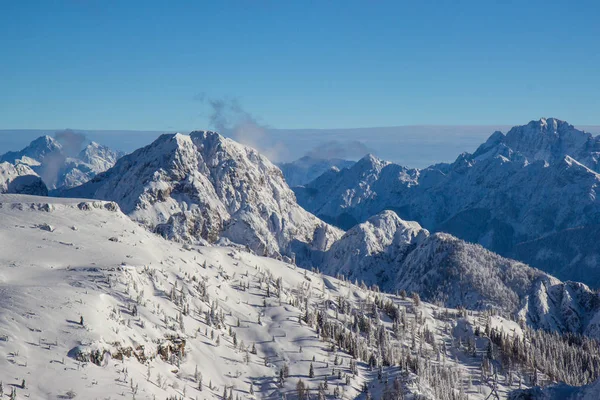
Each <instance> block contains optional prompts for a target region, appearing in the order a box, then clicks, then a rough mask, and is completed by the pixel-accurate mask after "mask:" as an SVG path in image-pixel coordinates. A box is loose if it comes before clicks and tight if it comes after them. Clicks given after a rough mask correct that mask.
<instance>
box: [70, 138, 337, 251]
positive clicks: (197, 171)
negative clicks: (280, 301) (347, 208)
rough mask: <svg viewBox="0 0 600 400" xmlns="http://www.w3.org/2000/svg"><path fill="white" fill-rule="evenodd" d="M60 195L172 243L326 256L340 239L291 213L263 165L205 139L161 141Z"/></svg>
mask: <svg viewBox="0 0 600 400" xmlns="http://www.w3.org/2000/svg"><path fill="white" fill-rule="evenodd" d="M63 195H64V196H71V197H72V196H75V197H87V198H97V199H103V200H112V201H115V202H117V203H118V204H119V205H120V207H121V209H122V210H123V211H124V212H125V213H127V214H128V215H129V216H131V217H132V218H133V219H134V220H136V221H138V222H140V223H142V224H144V225H145V226H147V227H148V228H149V229H151V230H153V231H155V232H157V233H160V234H161V235H163V236H165V237H167V238H170V239H173V240H176V241H198V240H199V239H200V240H203V241H206V242H211V243H212V242H216V241H217V240H218V239H220V238H226V239H228V240H230V241H232V242H234V243H239V244H243V245H246V246H248V247H249V248H250V249H252V250H253V251H255V252H257V253H258V254H261V255H269V256H280V255H286V256H289V257H292V256H293V255H294V254H295V253H299V254H302V253H303V252H305V251H307V249H311V248H313V249H316V250H326V249H327V248H328V246H329V245H330V243H331V242H332V241H333V240H334V239H336V238H337V237H339V236H341V232H340V231H339V230H337V229H335V228H331V227H326V226H325V224H324V223H323V222H322V221H320V220H319V219H317V218H315V217H314V216H313V215H311V214H309V213H308V212H306V211H304V210H303V209H302V208H301V207H300V206H298V205H297V203H296V198H295V196H294V193H293V192H292V191H291V190H290V189H289V187H288V186H287V184H286V183H285V180H284V178H283V175H282V173H281V171H280V170H279V169H278V168H277V167H276V166H274V165H273V164H272V163H271V162H270V161H269V160H268V159H267V158H265V157H264V156H262V155H260V154H259V153H258V152H257V151H256V150H254V149H252V148H250V147H246V146H243V145H241V144H239V143H236V142H234V141H233V140H231V139H227V138H224V137H223V136H221V135H219V134H217V133H215V132H211V131H195V132H192V133H190V135H182V134H166V135H162V136H160V137H159V138H158V139H157V140H156V141H155V142H153V143H152V144H150V145H148V146H146V147H144V148H141V149H139V150H137V151H135V152H133V153H132V154H130V155H127V156H125V157H123V158H121V159H120V160H119V161H117V163H116V164H115V166H114V167H113V168H111V169H109V170H108V171H106V172H105V173H103V174H100V175H98V176H97V177H95V178H94V179H92V180H91V181H90V182H88V183H87V184H84V185H82V186H80V187H78V188H74V189H72V190H70V191H66V192H65V193H63ZM316 238H319V239H320V240H316Z"/></svg>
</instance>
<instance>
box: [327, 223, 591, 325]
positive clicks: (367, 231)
mask: <svg viewBox="0 0 600 400" xmlns="http://www.w3.org/2000/svg"><path fill="white" fill-rule="evenodd" d="M317 264H318V265H321V266H322V267H321V270H322V271H323V272H325V273H326V274H329V275H333V276H336V275H338V274H343V275H344V276H346V277H347V278H348V279H350V280H351V281H358V282H361V281H364V282H365V283H366V284H367V285H373V284H376V285H378V286H379V287H380V288H381V289H382V290H385V291H388V292H397V291H398V290H406V291H408V292H417V293H419V294H420V295H421V297H422V298H423V299H424V300H427V301H430V302H439V303H441V304H444V305H445V306H448V307H454V308H456V307H465V308H467V309H470V310H483V309H488V308H492V309H499V310H502V311H504V312H508V313H512V314H513V315H515V316H516V318H518V319H521V320H523V321H526V322H527V323H528V324H529V325H530V326H534V327H537V328H544V329H548V330H551V331H559V332H578V333H583V334H587V335H590V336H594V337H600V336H599V335H600V325H599V321H600V320H599V318H600V313H599V312H600V298H599V297H598V295H597V294H596V293H595V292H593V291H592V290H590V289H589V288H588V287H587V286H586V285H583V284H580V283H574V282H564V283H563V282H561V281H559V280H558V279H556V278H554V277H552V276H550V275H547V274H546V273H544V272H542V271H540V270H537V269H534V268H531V267H529V266H527V265H525V264H522V263H520V262H518V261H514V260H510V259H506V258H503V257H501V256H499V255H497V254H494V253H492V252H490V251H488V250H486V249H484V248H483V247H481V246H480V245H475V244H471V243H467V242H464V241H462V240H460V239H457V238H456V237H453V236H451V235H449V234H445V233H436V234H430V233H429V232H428V231H427V230H425V229H423V228H421V226H420V225H419V224H417V223H416V222H407V221H403V220H401V219H400V218H399V217H398V216H397V215H396V214H395V213H394V212H392V211H386V212H383V213H381V214H378V215H376V216H373V217H372V218H370V219H369V220H367V221H366V222H365V223H362V224H359V225H357V226H355V227H354V228H352V229H350V230H349V231H347V232H346V233H345V234H344V236H343V237H342V238H341V239H340V240H338V241H337V242H335V243H334V244H333V245H332V246H331V249H330V250H329V251H328V252H326V253H324V254H323V255H322V259H320V260H318V262H317Z"/></svg>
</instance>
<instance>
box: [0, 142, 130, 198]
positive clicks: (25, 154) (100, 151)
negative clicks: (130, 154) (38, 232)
mask: <svg viewBox="0 0 600 400" xmlns="http://www.w3.org/2000/svg"><path fill="white" fill-rule="evenodd" d="M79 149H80V147H79V144H78V145H77V146H76V152H72V150H73V148H72V146H63V144H61V142H60V141H59V140H57V139H56V138H53V137H51V136H48V135H45V136H40V137H39V138H37V139H35V140H33V141H32V142H31V143H30V144H29V145H28V146H27V147H25V148H24V149H22V150H20V151H9V152H7V153H6V154H4V155H2V156H0V161H4V162H9V163H11V164H13V165H18V164H22V165H27V166H29V167H31V169H32V170H33V171H34V172H35V173H36V174H38V175H39V176H40V177H41V178H42V180H43V181H44V183H45V185H46V186H47V187H48V188H49V189H52V190H54V189H64V188H70V187H74V186H78V185H81V184H82V183H85V182H87V181H89V180H90V179H91V178H92V177H94V176H95V175H96V174H97V173H99V172H103V171H106V170H107V169H108V168H110V167H112V166H113V165H114V163H115V162H116V160H117V159H118V158H119V157H120V156H121V155H122V154H121V153H120V152H117V151H113V150H111V149H109V148H108V147H106V146H102V145H100V144H98V143H95V142H91V143H89V144H88V145H87V146H85V147H84V148H83V149H81V150H79Z"/></svg>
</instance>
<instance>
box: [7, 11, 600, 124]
mask: <svg viewBox="0 0 600 400" xmlns="http://www.w3.org/2000/svg"><path fill="white" fill-rule="evenodd" d="M171 3H173V4H171ZM501 3H503V4H502V5H500V4H498V5H493V4H492V2H490V1H473V2H458V1H449V2H443V3H442V2H438V1H436V2H431V3H428V2H421V1H411V2H406V3H404V2H400V1H389V2H388V1H366V0H365V1H360V2H356V1H314V2H312V1H311V2H309V1H278V2H275V1H273V2H266V1H250V0H245V1H239V2H228V1H227V2H221V1H210V2H209V1H189V2H187V1H173V2H167V1H159V2H154V1H143V2H142V1H100V0H99V1H89V0H88V1H86V0H79V1H75V0H73V1H66V0H65V1H50V0H44V1H26V0H23V1H2V2H1V3H0V52H1V53H0V54H1V58H0V91H1V93H2V95H1V96H0V128H66V127H71V128H80V129H154V130H171V129H173V130H174V129H178V130H191V129H192V128H205V127H207V124H208V121H207V113H208V111H207V109H206V104H203V103H201V102H199V101H198V100H197V95H198V94H199V93H206V94H207V95H208V96H210V97H213V98H220V97H230V98H237V99H239V101H240V102H241V104H242V105H243V106H244V108H245V109H247V110H248V111H249V112H251V113H252V114H254V115H256V116H259V118H260V119H261V121H263V122H265V123H267V124H269V125H270V126H273V127H277V128H305V127H310V128H333V127H340V128H346V127H366V126H394V125H411V124H463V125H464V124H521V123H526V122H527V121H529V120H531V119H537V118H539V117H541V116H555V117H558V118H562V119H566V120H568V121H569V122H571V123H574V124H597V123H600V111H599V110H600V100H599V98H600V96H599V95H598V93H600V72H599V71H600V20H599V18H600V5H599V4H598V2H597V1H577V2H566V1H565V2H548V1H539V2H538V1H514V2H509V1H503V2H501Z"/></svg>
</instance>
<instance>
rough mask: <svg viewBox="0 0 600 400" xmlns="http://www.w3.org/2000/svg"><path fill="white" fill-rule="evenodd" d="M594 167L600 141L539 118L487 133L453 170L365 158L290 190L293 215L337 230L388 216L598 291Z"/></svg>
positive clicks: (598, 210) (599, 211) (599, 178)
mask: <svg viewBox="0 0 600 400" xmlns="http://www.w3.org/2000/svg"><path fill="white" fill-rule="evenodd" d="M599 158H600V138H599V137H597V136H596V137H595V136H593V135H591V134H590V133H587V132H584V131H581V130H578V129H576V128H574V127H573V126H572V125H570V124H568V123H567V122H564V121H560V120H557V119H553V118H548V119H545V118H543V119H540V120H538V121H532V122H530V123H529V124H527V125H524V126H517V127H514V128H512V129H511V130H509V131H508V132H507V133H506V134H503V133H501V132H495V133H494V134H492V135H491V136H490V138H489V139H488V140H487V141H486V142H485V143H484V144H482V145H480V146H479V148H478V149H477V150H476V151H475V152H474V153H472V154H470V153H464V154H461V155H460V156H459V157H458V158H457V159H456V161H455V162H453V163H451V164H437V165H433V166H431V167H428V168H425V169H409V168H405V167H402V166H400V165H397V164H394V163H390V162H386V161H382V160H380V159H378V158H376V157H374V156H371V155H369V156H366V157H364V158H363V159H361V160H360V161H358V162H357V163H356V164H354V165H353V166H351V167H350V168H345V169H341V170H329V171H327V172H326V173H324V174H323V175H322V176H320V177H319V178H317V179H315V180H314V181H312V182H310V183H309V184H307V185H305V186H303V187H298V188H295V189H294V190H295V192H296V196H297V199H298V202H299V204H300V205H302V206H303V207H304V208H306V209H307V210H308V211H310V212H312V213H314V214H315V215H317V216H318V217H319V218H321V219H323V220H324V221H327V222H328V223H331V224H333V225H336V226H338V227H340V228H342V229H349V228H351V227H352V226H354V225H355V224H357V223H360V222H363V221H366V220H367V219H368V218H370V217H371V216H373V215H375V214H378V213H380V212H381V211H383V210H393V211H395V212H396V213H397V214H398V215H399V216H400V217H401V218H403V219H405V220H414V221H417V222H419V223H420V224H421V225H422V226H424V227H425V228H427V229H428V230H430V231H434V232H447V233H451V234H453V235H455V236H457V237H459V238H461V239H464V240H466V241H469V242H474V243H479V244H481V245H483V246H484V247H486V248H488V249H490V250H492V251H495V252H498V253H499V254H501V255H504V256H507V257H512V258H516V259H519V260H523V261H525V262H527V263H529V264H530V265H532V266H534V267H537V268H540V269H543V270H544V271H547V272H549V273H551V274H554V275H556V276H558V277H559V278H562V279H574V280H580V281H582V282H584V283H587V284H590V285H592V286H594V287H599V286H600V264H599V263H598V261H599V258H598V254H599V252H598V251H599V249H600V248H599V246H598V244H596V242H595V241H594V240H593V239H592V238H593V237H595V236H594V235H595V233H596V232H597V231H598V225H599V224H600V201H599V200H598V198H597V196H596V190H597V187H598V184H599V183H600V175H599V174H598V172H599V171H600V165H599V161H598V160H599Z"/></svg>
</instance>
